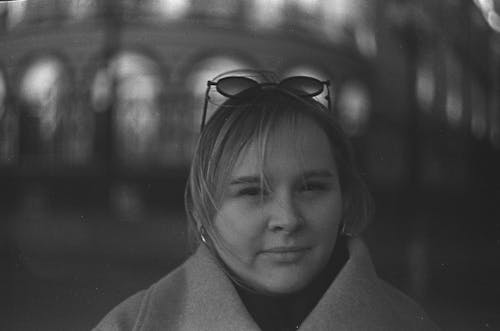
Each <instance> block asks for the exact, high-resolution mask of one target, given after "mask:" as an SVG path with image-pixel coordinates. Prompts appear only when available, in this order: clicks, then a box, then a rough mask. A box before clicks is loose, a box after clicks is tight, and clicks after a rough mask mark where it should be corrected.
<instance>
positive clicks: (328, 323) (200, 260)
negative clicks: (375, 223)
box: [94, 239, 438, 331]
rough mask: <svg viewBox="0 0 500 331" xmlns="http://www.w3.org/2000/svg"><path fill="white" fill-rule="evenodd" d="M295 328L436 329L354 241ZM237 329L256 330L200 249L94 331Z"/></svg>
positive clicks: (313, 330) (226, 281)
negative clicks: (380, 272) (388, 280)
mask: <svg viewBox="0 0 500 331" xmlns="http://www.w3.org/2000/svg"><path fill="white" fill-rule="evenodd" d="M348 250H349V259H348V260H347V262H346V264H345V265H344V267H343V268H342V270H341V271H340V272H339V274H338V275H337V277H336V278H335V280H334V281H333V282H332V284H331V285H330V287H329V288H328V289H327V291H326V292H325V293H324V295H323V297H322V298H321V299H320V301H319V302H318V304H317V305H316V306H315V308H314V309H313V310H312V311H311V313H310V314H309V315H308V316H307V317H306V319H305V320H304V321H303V323H302V324H301V325H300V327H299V329H298V330H301V331H306V330H308V331H318V330H384V331H389V330H398V331H400V330H406V331H409V330H438V328H437V326H436V325H435V324H434V323H433V322H432V321H431V320H429V318H428V317H427V315H426V314H425V313H424V311H423V310H422V309H421V308H420V307H419V306H418V305H417V304H416V303H415V302H414V301H412V300H411V299H410V298H408V297H407V296H405V295H404V294H402V293H401V292H400V291H398V290H396V289H395V288H394V287H392V286H390V285H388V284H387V283H385V282H384V281H382V280H381V279H380V278H378V277H377V275H376V273H375V270H374V267H373V264H372V262H371V259H370V256H369V253H368V249H367V248H366V246H365V245H364V243H363V242H362V241H361V240H360V239H350V240H349V241H348ZM122 330H134V331H139V330H141V331H146V330H148V331H149V330H155V331H158V330H175V331H181V330H182V331H193V330H238V331H257V330H259V327H258V326H257V324H256V323H255V322H254V321H253V319H252V317H251V316H250V314H249V313H248V312H247V310H246V308H245V306H244V304H243V302H242V301H241V299H240V298H239V296H238V294H237V292H236V289H235V288H234V286H233V284H232V282H231V281H230V279H229V278H228V277H227V276H226V274H225V273H224V271H223V270H222V268H221V267H220V265H219V264H218V263H217V262H216V260H215V258H214V257H213V256H212V255H211V253H210V251H209V250H208V249H207V248H206V247H205V246H204V245H200V247H199V248H198V250H197V251H196V252H195V254H194V255H192V256H191V257H190V258H189V259H187V260H186V261H185V262H184V263H183V264H182V265H181V266H180V267H178V268H177V269H175V270H174V271H172V272H171V273H169V274H168V275H166V276H165V277H164V278H162V279H161V280H159V281H158V282H157V283H155V284H154V285H152V286H151V287H150V288H148V289H147V290H143V291H141V292H139V293H137V294H135V295H133V296H132V297H130V298H129V299H127V300H126V301H124V302H123V303H121V304H120V305H118V306H117V307H116V308H114V309H113V310H112V311H111V312H110V313H109V314H108V315H107V316H106V317H105V318H104V319H103V320H102V321H101V322H100V323H99V324H98V325H97V326H96V327H95V329H94V331H122Z"/></svg>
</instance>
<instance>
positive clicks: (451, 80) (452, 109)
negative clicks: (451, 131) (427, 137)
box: [445, 50, 463, 128]
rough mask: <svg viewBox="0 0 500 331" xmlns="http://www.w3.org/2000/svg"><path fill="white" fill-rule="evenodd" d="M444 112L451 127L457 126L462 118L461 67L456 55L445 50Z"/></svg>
mask: <svg viewBox="0 0 500 331" xmlns="http://www.w3.org/2000/svg"><path fill="white" fill-rule="evenodd" d="M445 68H446V99H445V113H446V119H447V121H448V124H449V125H450V126H451V127H454V128H456V127H459V126H460V124H461V122H462V118H463V100H462V67H461V63H460V62H459V61H458V59H457V57H456V56H455V55H454V54H453V53H451V51H449V50H448V51H447V53H446V59H445Z"/></svg>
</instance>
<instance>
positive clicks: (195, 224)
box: [185, 87, 373, 249]
mask: <svg viewBox="0 0 500 331" xmlns="http://www.w3.org/2000/svg"><path fill="white" fill-rule="evenodd" d="M251 90H253V91H245V92H243V93H242V95H240V96H239V97H238V98H232V99H229V100H228V101H226V102H225V103H224V104H222V105H220V106H219V107H218V109H217V110H216V112H215V113H214V115H213V116H212V117H211V119H210V120H209V121H208V123H207V124H206V125H205V127H204V129H203V131H202V132H201V134H200V137H199V139H198V143H197V146H196V149H195V153H194V156H193V160H192V163H191V169H190V174H189V178H188V182H187V185H186V191H185V208H186V214H187V217H188V222H189V224H188V226H189V233H190V242H191V245H192V248H195V247H196V246H197V245H198V244H199V241H200V229H201V228H204V229H205V231H206V234H205V235H208V237H209V239H210V240H209V241H211V240H217V238H218V235H217V232H216V231H215V228H214V226H213V220H214V218H215V215H216V213H217V209H218V207H219V205H220V201H221V198H222V193H223V190H224V187H225V184H226V181H227V180H228V177H229V176H230V174H231V172H232V169H233V167H234V164H235V162H236V160H237V159H238V157H239V156H240V154H241V153H242V152H244V151H245V148H246V147H247V146H249V145H250V144H251V143H254V142H256V143H257V144H258V147H259V154H260V155H261V160H259V161H261V164H262V163H263V161H264V158H263V155H264V154H265V148H266V144H267V140H268V135H269V133H270V132H272V130H273V129H275V128H276V126H277V125H279V124H281V123H283V122H285V121H290V123H294V126H297V124H298V123H300V120H301V119H304V118H309V119H311V120H313V122H314V123H316V124H317V125H318V126H319V127H320V128H321V129H322V130H323V131H324V132H325V134H326V135H327V137H328V140H329V142H330V145H331V149H332V154H333V156H334V158H335V161H336V164H337V167H338V169H337V170H338V173H339V181H340V185H341V190H342V200H343V223H344V224H343V226H344V228H343V232H344V233H345V234H348V235H351V236H355V235H358V234H360V233H361V232H362V230H363V229H364V228H365V226H366V224H367V223H368V221H369V219H370V216H371V213H372V206H373V204H372V199H371V195H370V193H369V191H368V190H367V188H366V186H365V184H364V182H363V180H362V179H361V177H360V175H359V173H358V171H357V169H356V166H355V163H354V159H353V154H352V151H351V146H350V143H349V141H348V139H347V137H346V136H345V134H344V132H343V131H342V129H341V128H340V126H339V125H338V123H337V121H336V119H335V118H334V117H333V116H332V115H331V114H330V113H329V112H328V109H326V108H325V107H324V106H323V105H322V104H321V103H319V102H317V101H316V100H314V99H312V98H303V97H299V96H296V95H295V94H294V93H293V92H290V91H287V90H283V89H281V88H279V87H272V88H265V89H264V88H256V89H251ZM261 168H262V167H261ZM208 245H209V247H210V246H211V244H210V243H208ZM210 248H212V249H213V247H210Z"/></svg>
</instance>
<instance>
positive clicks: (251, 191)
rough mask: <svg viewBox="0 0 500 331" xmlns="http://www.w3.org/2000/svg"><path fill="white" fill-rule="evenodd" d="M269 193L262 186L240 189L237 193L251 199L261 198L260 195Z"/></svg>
mask: <svg viewBox="0 0 500 331" xmlns="http://www.w3.org/2000/svg"><path fill="white" fill-rule="evenodd" d="M266 194H267V191H266V190H264V189H262V188H261V187H260V186H249V187H245V188H242V189H240V190H239V191H238V192H237V195H238V196H249V197H255V196H260V195H266Z"/></svg>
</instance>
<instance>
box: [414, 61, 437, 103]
mask: <svg viewBox="0 0 500 331" xmlns="http://www.w3.org/2000/svg"><path fill="white" fill-rule="evenodd" d="M416 80H417V81H416V92H415V93H416V95H417V102H418V104H419V106H420V109H421V110H423V111H424V112H431V111H432V108H433V106H434V99H435V94H436V77H435V71H434V63H433V59H432V57H431V56H430V55H427V56H425V57H423V58H422V59H421V60H420V62H419V63H418V65H417V78H416Z"/></svg>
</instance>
